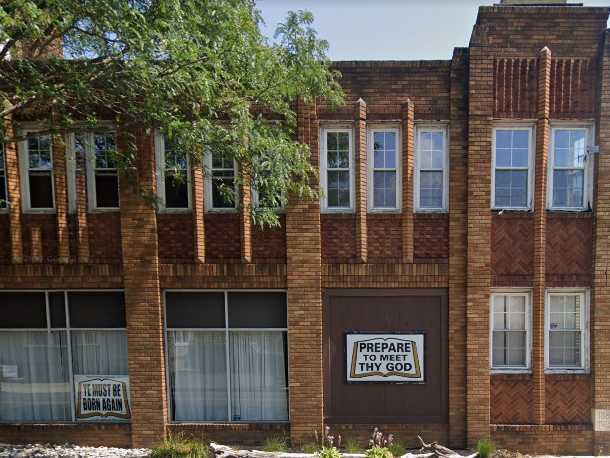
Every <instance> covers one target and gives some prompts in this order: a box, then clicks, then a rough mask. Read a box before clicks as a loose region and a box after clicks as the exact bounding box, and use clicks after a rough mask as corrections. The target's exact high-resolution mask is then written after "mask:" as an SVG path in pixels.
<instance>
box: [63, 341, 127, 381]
mask: <svg viewBox="0 0 610 458" xmlns="http://www.w3.org/2000/svg"><path fill="white" fill-rule="evenodd" d="M71 337H72V361H73V364H74V366H73V368H72V370H73V372H74V374H75V375H127V373H128V372H127V332H126V331H122V330H121V331H72V332H71Z"/></svg>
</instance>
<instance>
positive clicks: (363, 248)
mask: <svg viewBox="0 0 610 458" xmlns="http://www.w3.org/2000/svg"><path fill="white" fill-rule="evenodd" d="M354 111H355V113H354V115H355V116H354V118H355V119H354V121H355V125H356V129H355V137H356V138H355V141H354V143H355V146H356V148H355V152H356V256H357V258H358V260H359V261H360V262H366V261H367V258H368V239H367V226H366V213H367V177H368V176H367V161H366V155H367V152H366V102H365V101H364V100H362V99H358V101H357V102H356V106H355V110H354Z"/></svg>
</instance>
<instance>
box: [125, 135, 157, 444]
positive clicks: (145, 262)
mask: <svg viewBox="0 0 610 458" xmlns="http://www.w3.org/2000/svg"><path fill="white" fill-rule="evenodd" d="M123 135H124V134H123ZM121 143H122V144H121ZM136 145H137V150H138V151H137V171H136V170H133V169H130V170H128V171H126V172H125V174H126V173H131V174H133V175H132V176H130V177H127V175H122V176H121V186H120V193H121V194H120V199H121V238H122V249H123V281H124V285H125V306H126V313H127V338H128V357H129V382H130V386H131V405H132V418H131V438H132V446H133V447H149V446H151V445H153V444H154V443H156V442H158V441H160V440H161V439H163V437H164V436H165V423H166V418H167V399H166V389H165V357H164V347H163V341H164V338H163V337H164V336H163V308H162V304H161V294H160V290H159V256H158V251H157V219H156V213H155V209H154V207H153V206H152V205H151V204H150V203H149V202H147V201H146V199H145V198H144V195H143V193H154V187H155V184H154V176H155V165H154V153H153V140H152V137H151V136H150V135H145V134H144V132H142V131H138V132H137V133H136ZM123 147H125V142H124V137H123V136H120V137H119V148H123ZM134 175H135V176H134ZM130 178H131V179H132V180H133V179H136V180H137V182H138V186H139V188H140V189H136V187H135V186H134V185H132V184H130V183H129V179H130Z"/></svg>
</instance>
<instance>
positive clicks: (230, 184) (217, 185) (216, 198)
mask: <svg viewBox="0 0 610 458" xmlns="http://www.w3.org/2000/svg"><path fill="white" fill-rule="evenodd" d="M211 173H212V178H211V179H212V207H213V208H235V207H236V202H235V200H236V197H237V196H236V195H235V163H234V162H233V159H229V158H224V157H221V156H219V155H218V154H212V172H211Z"/></svg>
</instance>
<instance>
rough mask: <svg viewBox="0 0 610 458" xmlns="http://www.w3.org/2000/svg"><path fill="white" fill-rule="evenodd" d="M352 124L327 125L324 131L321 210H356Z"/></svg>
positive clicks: (321, 159)
mask: <svg viewBox="0 0 610 458" xmlns="http://www.w3.org/2000/svg"><path fill="white" fill-rule="evenodd" d="M353 141H354V140H353V130H352V129H351V128H324V129H322V135H321V148H320V151H321V157H320V163H321V173H320V182H321V183H320V185H321V188H322V190H323V193H322V197H321V199H322V210H323V211H325V212H351V211H353V210H354V145H353Z"/></svg>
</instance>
